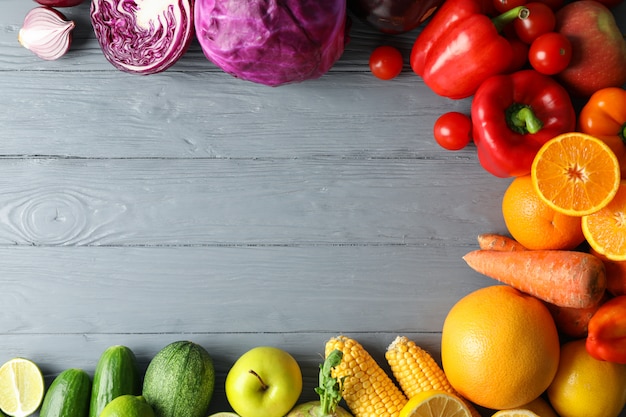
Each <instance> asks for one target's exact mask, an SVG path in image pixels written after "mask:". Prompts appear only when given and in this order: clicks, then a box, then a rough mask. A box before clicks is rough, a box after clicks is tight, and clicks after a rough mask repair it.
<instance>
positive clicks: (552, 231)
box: [502, 175, 585, 250]
mask: <svg viewBox="0 0 626 417" xmlns="http://www.w3.org/2000/svg"><path fill="white" fill-rule="evenodd" d="M502 216H503V217H504V223H505V224H506V227H507V229H508V231H509V233H510V234H511V236H512V237H513V238H514V239H515V240H517V241H518V242H519V243H521V244H522V245H524V246H525V247H526V248H528V249H566V250H569V249H574V248H575V247H577V246H578V245H580V244H581V243H582V242H583V241H584V240H585V236H584V235H583V231H582V226H581V223H582V222H581V218H580V217H575V216H569V215H567V214H563V213H559V212H557V211H556V210H554V209H553V208H552V207H550V206H549V205H548V204H547V203H546V202H544V201H543V200H542V199H541V197H539V194H537V192H536V191H535V189H534V188H533V184H532V179H531V177H530V175H525V176H522V177H517V178H515V179H514V180H513V181H512V182H511V184H509V186H508V188H507V189H506V191H505V192H504V196H503V198H502Z"/></svg>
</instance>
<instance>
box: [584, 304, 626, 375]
mask: <svg viewBox="0 0 626 417" xmlns="http://www.w3.org/2000/svg"><path fill="white" fill-rule="evenodd" d="M585 346H586V348H587V352H589V354H590V355H591V356H593V357H594V358H596V359H599V360H602V361H608V362H615V363H621V364H626V295H620V296H617V297H615V298H612V299H610V300H609V301H607V302H606V303H604V304H602V305H601V306H600V308H598V311H596V312H595V314H594V315H593V316H592V317H591V320H589V326H588V330H587V340H586V342H585Z"/></svg>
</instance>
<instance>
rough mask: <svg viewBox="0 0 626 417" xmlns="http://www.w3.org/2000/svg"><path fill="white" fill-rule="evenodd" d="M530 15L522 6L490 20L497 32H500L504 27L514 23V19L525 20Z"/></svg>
mask: <svg viewBox="0 0 626 417" xmlns="http://www.w3.org/2000/svg"><path fill="white" fill-rule="evenodd" d="M529 14H530V10H528V8H527V7H524V6H517V7H513V8H512V9H511V10H507V11H506V12H504V13H502V14H500V15H498V16H496V17H494V18H492V19H491V21H492V22H493V24H494V25H495V27H496V30H497V31H498V32H502V30H503V29H504V27H505V26H506V25H508V24H509V23H511V22H512V21H514V20H515V19H518V18H519V19H525V18H527V17H528V15H529Z"/></svg>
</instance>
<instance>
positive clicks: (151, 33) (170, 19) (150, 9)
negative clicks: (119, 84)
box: [91, 0, 194, 74]
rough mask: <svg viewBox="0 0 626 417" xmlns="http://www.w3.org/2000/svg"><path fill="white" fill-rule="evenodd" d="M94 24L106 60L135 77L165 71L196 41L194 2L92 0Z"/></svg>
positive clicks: (179, 0)
mask: <svg viewBox="0 0 626 417" xmlns="http://www.w3.org/2000/svg"><path fill="white" fill-rule="evenodd" d="M91 24H92V25H93V29H94V32H95V33H96V38H97V39H98V42H99V43H100V48H102V52H103V53H104V56H105V57H106V59H107V60H108V61H109V62H110V63H111V64H113V65H114V66H115V67H116V68H118V69H120V70H122V71H126V72H130V73H136V74H154V73H157V72H161V71H165V70H166V69H168V68H169V67H171V66H172V65H174V63H175V62H176V61H178V59H179V58H180V57H181V56H182V55H183V54H184V53H185V52H186V51H187V48H188V47H189V44H190V43H191V40H192V39H193V30H194V27H193V0H92V2H91Z"/></svg>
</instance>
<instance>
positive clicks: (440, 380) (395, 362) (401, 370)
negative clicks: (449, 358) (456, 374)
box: [385, 336, 480, 417]
mask: <svg viewBox="0 0 626 417" xmlns="http://www.w3.org/2000/svg"><path fill="white" fill-rule="evenodd" d="M385 358H386V359H387V362H388V363H389V366H390V367H391V372H392V373H393V376H394V378H395V379H396V381H398V384H400V388H402V391H403V392H404V394H405V395H406V396H407V398H411V397H413V396H414V395H416V394H418V393H420V392H423V391H429V390H440V391H446V392H448V393H450V394H454V395H456V396H457V397H459V398H460V399H461V400H462V401H463V402H464V403H465V405H466V406H467V407H468V408H469V410H470V412H471V413H472V416H473V417H480V414H479V413H478V411H477V410H476V409H475V408H474V406H473V405H472V404H471V403H470V402H469V401H467V400H466V399H464V398H463V397H461V395H460V394H459V393H458V392H457V391H456V390H455V389H454V388H453V387H452V385H451V384H450V382H449V381H448V378H447V377H446V374H445V373H444V371H443V369H441V367H440V366H439V365H438V364H437V362H436V361H435V359H434V358H433V357H432V356H431V355H430V353H428V352H427V351H425V350H424V349H422V348H421V347H419V346H417V345H416V344H415V342H413V341H412V340H409V339H408V338H407V337H406V336H398V337H396V338H395V340H394V341H393V342H391V344H390V345H389V347H388V348H387V352H385Z"/></svg>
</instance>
